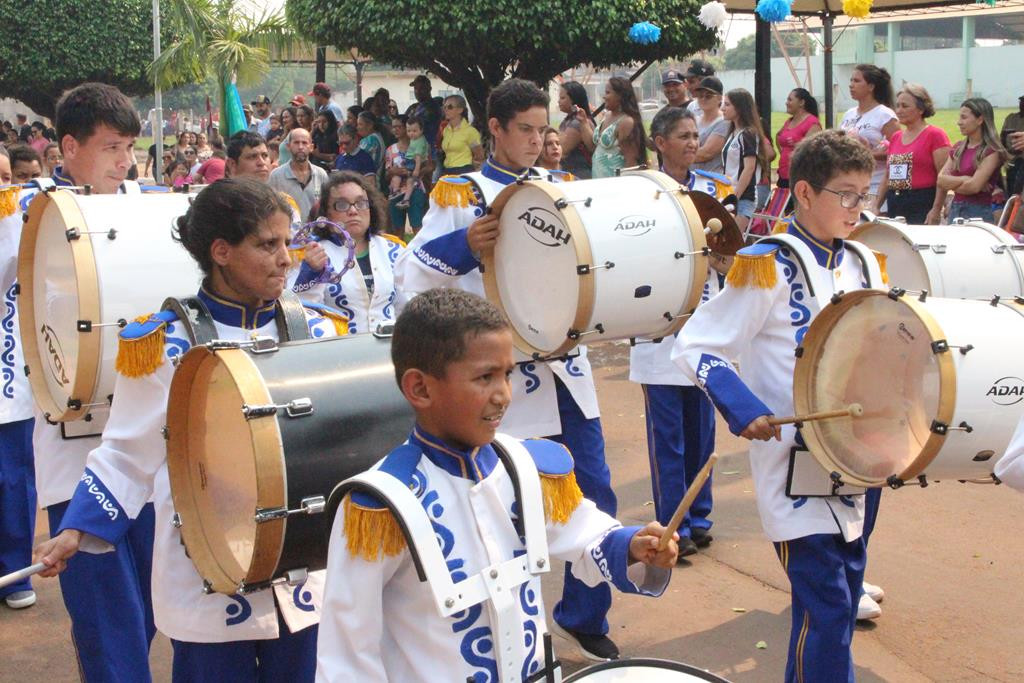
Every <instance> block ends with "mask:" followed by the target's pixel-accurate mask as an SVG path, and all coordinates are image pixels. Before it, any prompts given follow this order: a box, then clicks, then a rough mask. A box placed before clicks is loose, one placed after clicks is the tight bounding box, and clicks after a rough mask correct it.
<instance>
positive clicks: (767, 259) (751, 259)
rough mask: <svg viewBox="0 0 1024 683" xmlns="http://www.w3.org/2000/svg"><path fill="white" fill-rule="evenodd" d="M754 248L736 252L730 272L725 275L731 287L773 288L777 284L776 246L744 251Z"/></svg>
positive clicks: (751, 248)
mask: <svg viewBox="0 0 1024 683" xmlns="http://www.w3.org/2000/svg"><path fill="white" fill-rule="evenodd" d="M755 246H756V245H755ZM753 249H754V247H747V248H746V249H741V250H740V251H738V252H736V258H735V260H734V261H733V263H732V267H731V268H730V269H729V274H728V275H726V276H725V281H726V282H727V283H729V286H730V287H754V288H756V289H771V288H772V287H774V286H775V282H776V280H777V278H778V273H777V272H776V270H775V248H772V249H770V250H765V249H759V250H758V251H757V252H756V253H744V252H745V251H750V250H753Z"/></svg>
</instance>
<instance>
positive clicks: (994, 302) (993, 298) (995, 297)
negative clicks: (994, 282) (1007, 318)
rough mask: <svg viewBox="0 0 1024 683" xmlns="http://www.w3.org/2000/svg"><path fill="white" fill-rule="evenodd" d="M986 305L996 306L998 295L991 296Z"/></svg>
mask: <svg viewBox="0 0 1024 683" xmlns="http://www.w3.org/2000/svg"><path fill="white" fill-rule="evenodd" d="M988 305H989V306H998V305H999V295H998V294H996V295H995V296H994V297H992V300H991V301H989V302H988Z"/></svg>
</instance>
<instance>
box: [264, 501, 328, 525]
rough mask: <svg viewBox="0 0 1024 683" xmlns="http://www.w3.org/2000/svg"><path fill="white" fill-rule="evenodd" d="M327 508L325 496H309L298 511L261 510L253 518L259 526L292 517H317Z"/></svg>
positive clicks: (283, 509) (301, 503)
mask: <svg viewBox="0 0 1024 683" xmlns="http://www.w3.org/2000/svg"><path fill="white" fill-rule="evenodd" d="M326 507H327V499H326V498H324V497H323V496H309V497H308V498H303V499H302V501H301V502H300V503H299V508H298V509H297V510H289V509H287V508H260V509H257V510H256V514H255V516H254V517H253V519H254V521H255V522H256V523H257V524H263V523H264V522H270V521H273V520H275V519H287V518H288V517H289V516H290V515H316V514H320V513H322V512H323V511H324V509H325V508H326Z"/></svg>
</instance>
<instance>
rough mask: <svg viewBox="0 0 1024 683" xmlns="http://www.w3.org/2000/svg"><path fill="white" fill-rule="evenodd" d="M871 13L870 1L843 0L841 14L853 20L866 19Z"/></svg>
mask: <svg viewBox="0 0 1024 683" xmlns="http://www.w3.org/2000/svg"><path fill="white" fill-rule="evenodd" d="M870 13H871V0H843V14H845V15H846V16H848V17H853V18H854V19H867V17H868V15H869V14H870Z"/></svg>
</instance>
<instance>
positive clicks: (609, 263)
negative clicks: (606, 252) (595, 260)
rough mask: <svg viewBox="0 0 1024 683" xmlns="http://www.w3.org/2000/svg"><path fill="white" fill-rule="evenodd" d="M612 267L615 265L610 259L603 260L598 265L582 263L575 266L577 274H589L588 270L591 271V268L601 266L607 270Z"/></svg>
mask: <svg viewBox="0 0 1024 683" xmlns="http://www.w3.org/2000/svg"><path fill="white" fill-rule="evenodd" d="M614 267H615V264H614V263H613V262H612V261H605V262H604V264H603V265H599V266H591V265H587V264H586V263H584V264H582V265H579V266H576V274H577V275H589V274H590V271H592V270H600V269H601V268H607V269H608V270H611V269H612V268H614Z"/></svg>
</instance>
